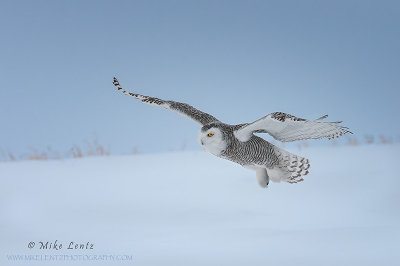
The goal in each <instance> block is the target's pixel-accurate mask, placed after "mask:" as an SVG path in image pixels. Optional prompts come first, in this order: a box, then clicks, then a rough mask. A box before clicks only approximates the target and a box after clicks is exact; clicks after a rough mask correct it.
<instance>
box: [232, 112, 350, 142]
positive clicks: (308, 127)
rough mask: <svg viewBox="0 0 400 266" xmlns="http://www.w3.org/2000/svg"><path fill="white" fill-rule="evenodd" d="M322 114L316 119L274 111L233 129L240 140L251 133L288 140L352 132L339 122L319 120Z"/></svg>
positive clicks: (337, 135)
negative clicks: (265, 134)
mask: <svg viewBox="0 0 400 266" xmlns="http://www.w3.org/2000/svg"><path fill="white" fill-rule="evenodd" d="M327 117H328V116H327V115H325V116H322V117H320V118H318V119H316V120H307V119H303V118H298V117H295V116H292V115H289V114H285V113H281V112H276V113H272V114H269V115H267V116H264V117H263V118H261V119H259V120H257V121H255V122H253V123H250V124H245V125H244V126H242V127H241V128H239V129H237V130H235V131H234V134H235V136H236V137H237V138H238V139H239V140H240V141H248V140H249V139H250V138H251V136H252V135H253V133H268V134H270V135H271V136H272V137H274V138H275V139H277V140H279V141H282V142H289V141H295V140H302V139H320V138H328V139H333V138H336V137H339V136H341V135H343V134H347V133H350V134H353V133H352V132H350V131H349V130H348V128H347V127H342V126H340V125H339V123H341V122H321V121H320V120H322V119H325V118H327Z"/></svg>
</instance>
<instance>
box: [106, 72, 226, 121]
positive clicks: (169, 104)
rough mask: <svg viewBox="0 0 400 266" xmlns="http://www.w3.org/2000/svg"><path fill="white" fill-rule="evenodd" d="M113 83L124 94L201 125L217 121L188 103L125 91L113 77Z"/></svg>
mask: <svg viewBox="0 0 400 266" xmlns="http://www.w3.org/2000/svg"><path fill="white" fill-rule="evenodd" d="M113 84H114V86H115V87H117V89H118V90H119V91H121V92H122V93H123V94H125V95H129V96H132V97H134V98H136V99H138V100H141V101H142V102H143V103H147V104H152V105H158V106H160V107H164V108H166V109H170V110H172V111H175V112H177V113H179V114H181V115H184V116H186V117H189V118H191V119H193V120H195V121H197V122H199V123H200V124H202V125H206V124H208V123H211V122H214V121H216V122H219V121H218V119H216V118H215V117H214V116H212V115H209V114H207V113H204V112H202V111H200V110H197V109H196V108H194V107H193V106H191V105H189V104H186V103H180V102H174V101H164V100H161V99H159V98H155V97H150V96H145V95H141V94H137V93H133V92H129V91H126V90H124V89H123V88H122V87H121V85H120V84H119V82H118V80H117V79H116V78H115V77H114V80H113Z"/></svg>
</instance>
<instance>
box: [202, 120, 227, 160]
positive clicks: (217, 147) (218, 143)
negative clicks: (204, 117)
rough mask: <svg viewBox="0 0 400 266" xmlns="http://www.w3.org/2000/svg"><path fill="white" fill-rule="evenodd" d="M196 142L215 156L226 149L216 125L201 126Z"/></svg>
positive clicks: (221, 133)
mask: <svg viewBox="0 0 400 266" xmlns="http://www.w3.org/2000/svg"><path fill="white" fill-rule="evenodd" d="M198 140H199V142H200V144H201V146H203V148H204V149H205V150H207V151H208V152H211V153H212V154H214V155H217V156H218V155H220V154H221V152H222V151H223V150H225V149H226V141H225V138H224V134H223V132H222V130H221V128H220V127H218V126H217V125H206V126H203V127H202V128H201V130H200V132H199V136H198Z"/></svg>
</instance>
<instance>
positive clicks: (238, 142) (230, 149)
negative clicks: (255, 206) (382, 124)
mask: <svg viewBox="0 0 400 266" xmlns="http://www.w3.org/2000/svg"><path fill="white" fill-rule="evenodd" d="M113 84H114V86H115V87H117V89H118V90H119V91H121V92H122V93H124V94H126V95H129V96H132V97H134V98H136V99H138V100H141V101H142V102H143V103H147V104H150V105H154V106H159V107H163V108H166V109H169V110H171V111H174V112H176V113H178V114H180V115H183V116H186V117H188V118H191V119H192V120H194V121H196V122H198V123H200V124H201V125H202V128H201V129H200V132H199V135H198V140H199V142H200V144H201V145H202V146H203V148H204V149H205V150H207V151H208V152H210V153H212V154H214V155H215V156H218V157H221V158H223V159H227V160H230V161H232V162H235V163H238V164H240V165H242V166H244V167H245V168H248V169H251V170H254V171H255V172H256V177H257V181H258V184H259V185H260V186H261V187H267V186H268V184H269V181H270V180H272V181H274V182H281V181H286V182H288V183H298V182H301V181H303V180H304V179H303V176H305V175H307V174H308V170H309V168H310V163H309V160H308V159H306V158H303V157H300V156H297V155H294V154H292V153H290V152H287V151H285V150H283V149H281V148H278V147H276V146H274V145H273V144H271V143H269V142H268V141H266V140H264V139H263V138H260V137H258V136H256V135H254V133H268V134H270V135H271V136H272V137H273V138H275V139H276V140H279V141H281V142H288V141H295V140H303V139H320V138H328V139H332V138H335V137H339V136H341V135H343V134H347V133H350V134H352V133H351V132H350V131H349V130H348V128H346V127H342V126H340V125H339V123H340V122H321V120H322V119H325V118H327V117H328V116H327V115H324V116H322V117H320V118H318V119H316V120H306V119H303V118H298V117H295V116H293V115H289V114H285V113H282V112H275V113H271V114H269V115H267V116H264V117H262V118H260V119H258V120H256V121H254V122H252V123H244V124H238V125H228V124H225V123H222V122H221V121H219V120H218V119H216V118H215V117H214V116H212V115H210V114H207V113H204V112H202V111H200V110H197V109H196V108H194V107H193V106H190V105H188V104H186V103H180V102H175V101H165V100H161V99H158V98H154V97H149V96H144V95H140V94H137V93H132V92H129V91H126V90H124V89H123V88H122V87H121V85H120V84H119V82H118V80H117V79H116V78H115V77H114V81H113Z"/></svg>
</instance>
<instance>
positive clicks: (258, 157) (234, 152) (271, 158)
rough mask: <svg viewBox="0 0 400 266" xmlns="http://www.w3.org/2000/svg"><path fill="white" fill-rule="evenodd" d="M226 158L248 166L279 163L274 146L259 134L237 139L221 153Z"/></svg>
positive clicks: (269, 165) (265, 165) (264, 165)
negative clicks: (242, 140)
mask: <svg viewBox="0 0 400 266" xmlns="http://www.w3.org/2000/svg"><path fill="white" fill-rule="evenodd" d="M220 157H222V158H224V159H227V160H230V161H233V162H235V163H238V164H240V165H242V166H244V167H246V168H254V167H256V168H259V167H273V166H274V165H276V164H278V160H279V159H278V157H277V156H276V154H275V151H274V146H273V145H272V144H270V143H269V142H267V141H265V140H264V139H262V138H259V137H257V136H254V137H252V138H251V139H250V140H249V141H246V142H240V141H235V142H233V143H232V145H230V146H229V147H228V148H227V149H226V150H225V151H223V152H222V153H221V156H220Z"/></svg>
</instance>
